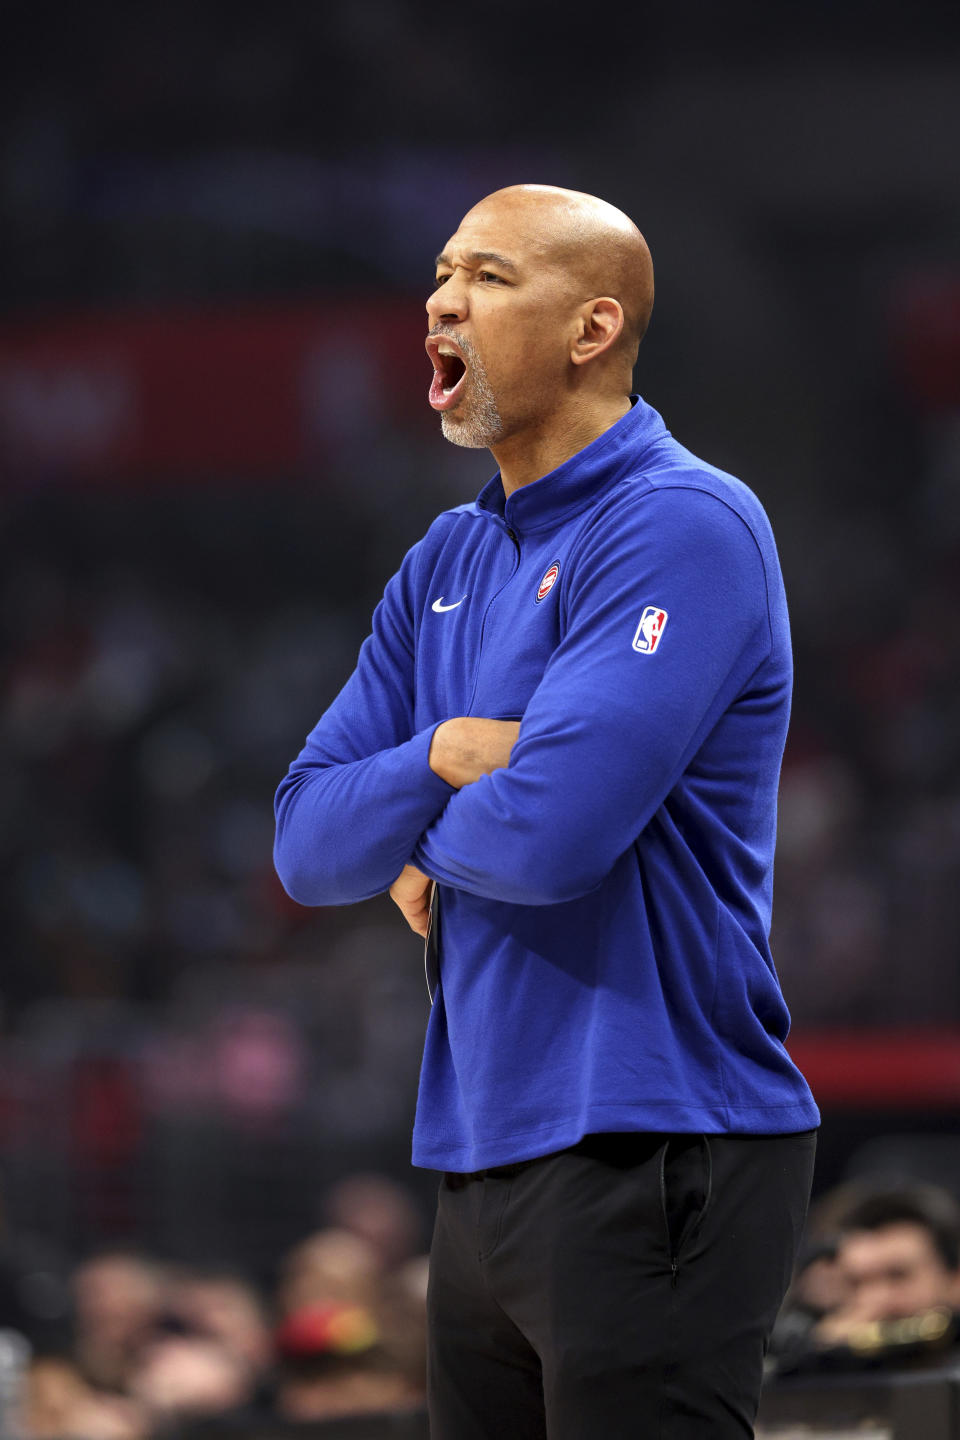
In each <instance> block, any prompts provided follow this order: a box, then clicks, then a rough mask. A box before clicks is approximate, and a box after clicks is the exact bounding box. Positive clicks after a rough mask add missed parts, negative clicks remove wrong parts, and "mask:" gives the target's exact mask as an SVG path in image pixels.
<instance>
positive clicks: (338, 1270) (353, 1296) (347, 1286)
mask: <svg viewBox="0 0 960 1440" xmlns="http://www.w3.org/2000/svg"><path fill="white" fill-rule="evenodd" d="M381 1273H382V1266H381V1263H380V1257H379V1255H378V1254H377V1251H376V1250H375V1249H374V1247H373V1245H371V1243H370V1242H369V1241H368V1240H363V1239H361V1237H360V1236H359V1235H354V1234H352V1233H351V1232H350V1231H349V1230H318V1231H317V1232H316V1234H314V1235H311V1236H309V1238H308V1239H306V1240H304V1241H303V1242H302V1243H301V1244H300V1245H298V1246H296V1248H295V1249H294V1250H292V1251H291V1252H290V1254H289V1255H287V1256H286V1258H285V1260H284V1262H283V1266H282V1272H281V1277H280V1284H279V1287H278V1291H277V1310H278V1313H279V1314H280V1316H281V1317H286V1316H292V1315H295V1314H297V1313H298V1312H299V1311H302V1310H304V1309H306V1308H307V1307H309V1306H312V1305H317V1304H320V1305H324V1304H327V1303H330V1302H337V1303H342V1304H347V1305H359V1306H373V1305H374V1304H375V1303H376V1298H377V1294H378V1289H379V1283H380V1276H381Z"/></svg>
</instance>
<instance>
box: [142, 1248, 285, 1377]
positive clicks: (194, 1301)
mask: <svg viewBox="0 0 960 1440" xmlns="http://www.w3.org/2000/svg"><path fill="white" fill-rule="evenodd" d="M167 1323H168V1324H169V1325H172V1326H176V1325H178V1324H179V1325H181V1326H182V1327H183V1330H184V1331H185V1333H187V1334H192V1335H198V1336H201V1337H205V1338H207V1339H210V1340H215V1341H217V1342H218V1343H219V1344H220V1345H222V1346H223V1348H224V1349H225V1350H227V1351H228V1352H229V1353H230V1354H231V1355H232V1356H233V1357H234V1358H235V1359H236V1360H237V1361H238V1363H239V1364H240V1365H242V1366H243V1367H244V1368H245V1369H246V1370H247V1371H248V1372H249V1374H250V1375H251V1376H253V1377H258V1376H260V1375H262V1374H263V1372H264V1371H265V1370H266V1368H267V1366H268V1365H269V1363H270V1359H271V1356H272V1351H273V1346H272V1339H271V1335H270V1327H269V1324H268V1323H267V1316H266V1312H265V1308H264V1305H263V1302H262V1301H261V1299H260V1296H259V1295H258V1293H257V1291H256V1290H255V1288H254V1287H253V1286H252V1285H251V1284H250V1283H249V1282H248V1281H246V1280H244V1279H243V1277H242V1276H240V1275H236V1274H231V1273H230V1272H228V1271H209V1272H203V1271H196V1270H192V1271H191V1270H187V1271H185V1272H184V1273H183V1274H182V1275H180V1276H179V1277H177V1278H175V1279H174V1280H173V1281H172V1283H171V1286H170V1290H169V1293H168V1298H167Z"/></svg>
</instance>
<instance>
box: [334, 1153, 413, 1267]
mask: <svg viewBox="0 0 960 1440" xmlns="http://www.w3.org/2000/svg"><path fill="white" fill-rule="evenodd" d="M325 1210H326V1214H327V1218H328V1220H329V1222H330V1224H331V1225H333V1226H339V1227H342V1228H343V1229H344V1230H352V1231H353V1233H354V1234H355V1235H359V1236H360V1237H361V1238H362V1239H364V1240H368V1241H369V1242H370V1244H371V1245H372V1246H373V1247H374V1249H375V1250H376V1251H377V1253H378V1255H379V1257H380V1263H381V1265H382V1266H383V1268H384V1270H392V1269H393V1267H394V1266H395V1265H400V1264H402V1263H403V1262H404V1261H405V1260H409V1259H410V1258H411V1256H413V1255H415V1254H416V1252H417V1250H418V1249H419V1248H420V1244H419V1241H420V1216H419V1213H418V1211H417V1207H416V1205H415V1204H414V1202H413V1199H412V1198H411V1196H410V1193H409V1191H407V1190H405V1189H404V1187H403V1186H402V1185H400V1184H398V1182H397V1181H396V1180H391V1179H390V1177H389V1176H388V1175H348V1176H346V1178H345V1179H343V1180H340V1181H338V1182H337V1184H336V1185H334V1186H332V1187H331V1189H330V1190H329V1192H328V1194H327V1197H326V1202H325Z"/></svg>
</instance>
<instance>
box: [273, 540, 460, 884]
mask: <svg viewBox="0 0 960 1440" xmlns="http://www.w3.org/2000/svg"><path fill="white" fill-rule="evenodd" d="M422 543H423V542H421V545H422ZM419 549H420V547H419V546H415V547H414V548H413V550H411V551H410V552H409V554H408V555H407V557H406V559H405V560H404V563H403V565H402V566H401V569H400V570H399V572H398V573H397V574H396V575H395V576H394V577H393V579H392V580H391V581H390V582H389V584H388V585H387V588H386V590H385V592H384V596H383V599H382V600H381V602H380V604H379V605H378V606H377V609H376V611H375V613H374V617H373V629H372V634H371V635H370V636H369V637H368V638H367V639H366V640H365V641H364V643H363V646H362V647H361V650H360V655H359V658H358V661H357V667H356V669H355V671H354V672H353V674H352V675H351V677H350V679H349V680H348V681H347V683H346V685H345V686H344V688H343V689H342V690H341V692H340V694H339V695H338V696H337V698H336V699H335V700H334V702H333V704H332V705H331V706H330V707H329V709H328V710H327V711H326V712H325V713H324V714H323V716H322V717H321V718H320V720H319V722H318V723H317V725H316V726H315V728H314V729H313V730H312V731H311V733H310V735H309V736H308V737H307V742H306V744H305V746H304V748H303V750H302V751H301V752H300V755H299V756H298V757H297V759H296V760H295V761H294V763H293V764H292V765H291V766H290V769H289V771H288V772H287V775H286V777H285V778H284V780H283V781H282V783H281V785H280V787H279V789H278V791H277V797H276V806H275V810H276V820H277V830H276V842H275V845H274V863H275V865H276V869H277V874H278V875H279V876H280V879H281V881H282V882H283V886H284V889H285V890H286V891H287V893H288V894H289V895H291V896H292V897H293V899H295V900H298V901H300V903H301V904H303V905H345V904H350V903H352V902H354V901H357V900H365V899H368V898H369V897H370V896H371V895H377V894H379V893H380V892H381V891H382V890H385V889H387V888H388V887H389V886H390V885H391V884H392V883H393V881H394V880H395V879H396V877H397V875H398V874H399V873H400V871H401V870H402V868H403V866H404V865H405V864H407V862H408V861H409V859H410V856H411V853H412V851H413V847H414V845H415V843H416V841H417V838H418V836H419V835H420V834H421V832H422V831H423V830H425V829H426V828H427V827H428V826H429V825H430V824H431V823H432V821H434V820H435V819H436V817H437V816H438V815H439V814H440V812H441V811H442V809H443V807H444V805H445V804H446V803H447V800H448V799H449V797H450V796H451V795H452V794H454V793H455V792H454V791H453V790H452V788H451V787H450V786H449V785H448V784H447V783H446V781H444V780H441V779H440V778H439V777H438V776H437V775H435V774H434V773H433V771H432V770H431V769H430V766H429V763H428V756H429V751H430V741H431V738H432V733H433V729H434V728H435V726H431V727H430V728H429V729H428V730H423V731H421V732H420V733H419V734H417V733H414V729H413V723H414V722H413V710H414V705H413V693H414V634H413V614H414V602H413V595H414V579H415V573H416V567H417V562H418V551H419Z"/></svg>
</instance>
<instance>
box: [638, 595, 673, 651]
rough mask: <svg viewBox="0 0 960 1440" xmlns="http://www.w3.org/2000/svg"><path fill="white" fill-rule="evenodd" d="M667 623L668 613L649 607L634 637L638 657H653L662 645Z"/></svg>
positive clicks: (652, 606) (641, 618)
mask: <svg viewBox="0 0 960 1440" xmlns="http://www.w3.org/2000/svg"><path fill="white" fill-rule="evenodd" d="M666 623H667V612H666V610H661V609H660V607H659V606H657V605H648V606H647V608H646V609H645V610H644V612H643V614H642V615H641V616H640V624H639V625H638V626H637V633H636V635H634V637H633V648H634V650H636V652H637V654H638V655H652V654H653V652H654V651H655V650H656V648H657V646H658V645H659V644H660V636H661V635H662V634H663V631H664V627H665V626H666Z"/></svg>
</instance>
